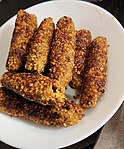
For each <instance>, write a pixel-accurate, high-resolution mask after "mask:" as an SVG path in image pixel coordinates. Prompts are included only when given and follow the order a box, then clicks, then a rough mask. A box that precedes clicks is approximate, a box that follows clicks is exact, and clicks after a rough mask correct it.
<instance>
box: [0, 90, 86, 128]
mask: <svg viewBox="0 0 124 149" xmlns="http://www.w3.org/2000/svg"><path fill="white" fill-rule="evenodd" d="M0 111H1V112H3V113H6V114H8V115H10V116H14V117H21V118H23V119H28V120H31V121H33V122H35V123H37V124H46V125H52V126H56V127H61V126H64V127H67V126H70V125H75V124H76V123H78V121H79V120H81V119H82V118H83V110H82V108H80V106H78V105H77V104H75V103H73V102H72V103H69V102H68V101H67V102H65V104H64V105H63V106H61V107H58V108H56V107H54V106H50V105H48V106H44V105H41V104H37V103H35V102H31V101H28V100H26V99H24V98H23V97H21V96H19V95H17V94H15V93H13V92H11V91H9V90H7V89H5V88H0Z"/></svg>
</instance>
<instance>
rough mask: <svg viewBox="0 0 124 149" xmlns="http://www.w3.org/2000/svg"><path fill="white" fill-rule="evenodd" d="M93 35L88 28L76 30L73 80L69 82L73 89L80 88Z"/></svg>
mask: <svg viewBox="0 0 124 149" xmlns="http://www.w3.org/2000/svg"><path fill="white" fill-rule="evenodd" d="M91 40H92V37H91V33H90V31H88V30H85V29H82V30H79V31H77V32H76V48H75V59H74V68H73V76H72V80H71V82H70V83H69V85H70V87H71V88H73V89H80V87H81V84H82V78H83V70H84V66H85V58H86V55H87V53H88V50H89V46H90V43H91Z"/></svg>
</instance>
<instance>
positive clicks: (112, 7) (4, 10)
mask: <svg viewBox="0 0 124 149" xmlns="http://www.w3.org/2000/svg"><path fill="white" fill-rule="evenodd" d="M44 1H45V0H2V1H1V2H0V26H1V25H2V24H4V23H5V22H6V21H7V20H8V19H9V18H11V17H12V16H13V15H15V14H16V13H17V11H18V10H19V9H25V8H28V7H30V6H32V5H35V4H38V3H41V2H44ZM87 1H90V2H92V3H95V4H97V5H99V6H101V7H103V8H105V9H106V10H108V11H109V12H111V13H112V14H113V15H114V16H115V17H116V18H117V19H118V20H119V21H120V23H121V24H122V25H123V26H124V0H87ZM101 130H102V129H100V130H98V131H97V132H95V133H94V134H93V135H91V136H90V137H88V138H86V139H84V140H82V141H80V142H78V143H76V144H74V145H71V146H69V147H65V148H63V149H93V146H94V144H95V143H96V141H97V139H98V137H99V134H100V132H101ZM0 149H16V148H14V147H10V146H9V145H6V144H5V143H3V142H0Z"/></svg>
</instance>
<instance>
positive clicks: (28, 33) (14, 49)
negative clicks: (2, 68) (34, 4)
mask: <svg viewBox="0 0 124 149" xmlns="http://www.w3.org/2000/svg"><path fill="white" fill-rule="evenodd" d="M36 27H37V18H36V16H35V15H33V14H29V13H27V12H25V11H23V10H20V11H18V13H17V19H16V23H15V29H14V32H13V35H12V40H11V45H10V51H9V55H8V59H7V63H6V69H7V70H8V71H18V70H19V69H20V68H22V66H23V65H24V62H25V60H26V55H27V52H28V46H29V42H30V39H31V38H32V36H33V34H34V31H35V30H36Z"/></svg>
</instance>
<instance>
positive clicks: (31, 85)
mask: <svg viewBox="0 0 124 149" xmlns="http://www.w3.org/2000/svg"><path fill="white" fill-rule="evenodd" d="M1 83H2V85H3V86H4V87H6V88H8V89H10V90H12V91H14V92H16V93H17V94H19V95H21V96H23V97H24V98H27V99H29V100H31V101H35V102H38V103H40V104H44V105H46V104H54V105H60V104H62V103H63V102H65V98H64V88H63V87H61V85H60V84H59V82H58V81H57V80H52V79H50V78H49V77H46V76H43V75H42V74H34V73H25V72H23V73H17V72H16V73H11V72H7V73H4V74H3V77H2V79H1Z"/></svg>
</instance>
